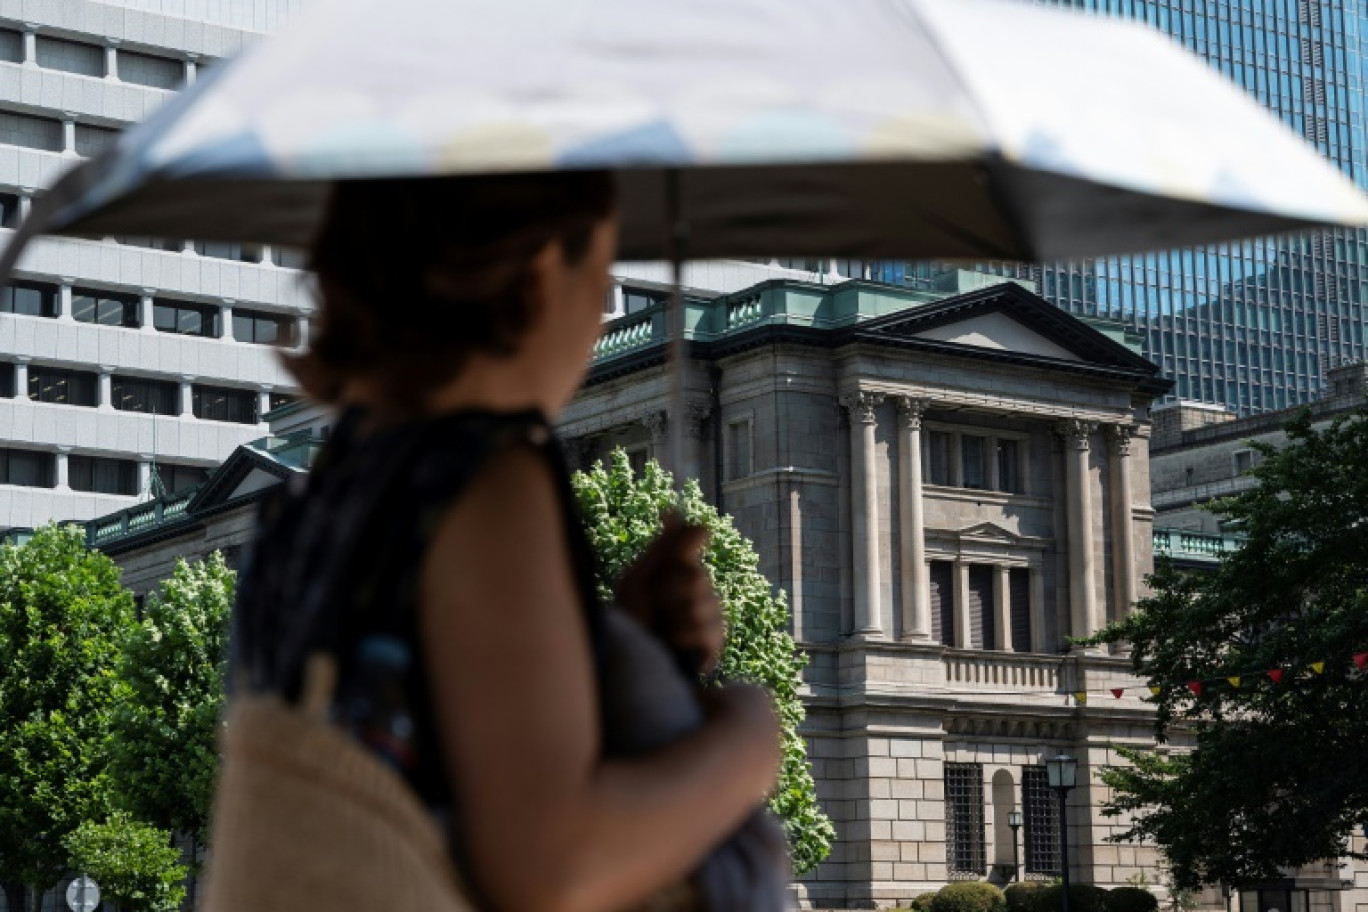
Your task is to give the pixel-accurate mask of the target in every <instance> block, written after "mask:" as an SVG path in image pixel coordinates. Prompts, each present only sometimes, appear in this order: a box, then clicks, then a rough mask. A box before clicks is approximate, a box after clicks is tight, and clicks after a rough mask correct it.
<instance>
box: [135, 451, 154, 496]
mask: <svg viewBox="0 0 1368 912" xmlns="http://www.w3.org/2000/svg"><path fill="white" fill-rule="evenodd" d="M152 458H153V456H152V454H151V453H140V454H138V493H139V494H144V493H148V494H150V493H151V492H152Z"/></svg>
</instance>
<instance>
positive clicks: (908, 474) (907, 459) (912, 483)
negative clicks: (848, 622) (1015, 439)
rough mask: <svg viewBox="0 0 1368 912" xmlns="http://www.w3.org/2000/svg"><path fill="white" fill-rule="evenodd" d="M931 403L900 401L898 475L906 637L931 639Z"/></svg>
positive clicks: (899, 562) (900, 558) (901, 574)
mask: <svg viewBox="0 0 1368 912" xmlns="http://www.w3.org/2000/svg"><path fill="white" fill-rule="evenodd" d="M927 405H928V403H927V401H926V400H925V399H913V398H910V397H908V396H900V397H899V398H898V418H899V428H900V430H901V431H902V436H901V439H900V441H899V442H900V444H901V445H900V447H899V450H900V451H901V456H902V464H901V466H900V467H899V472H898V537H899V539H900V541H901V543H902V548H901V549H900V550H901V553H900V554H899V560H898V564H899V569H900V571H901V573H900V575H899V580H900V583H901V587H902V619H901V620H902V631H901V632H902V637H903V639H911V640H929V639H931V573H930V567H929V566H928V565H927V563H926V511H925V505H924V504H923V503H922V450H921V443H922V432H921V425H922V416H923V415H925V414H926V409H927Z"/></svg>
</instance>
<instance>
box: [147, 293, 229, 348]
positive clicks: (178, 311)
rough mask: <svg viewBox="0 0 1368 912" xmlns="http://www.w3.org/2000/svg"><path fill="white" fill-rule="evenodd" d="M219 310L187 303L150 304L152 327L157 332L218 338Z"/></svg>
mask: <svg viewBox="0 0 1368 912" xmlns="http://www.w3.org/2000/svg"><path fill="white" fill-rule="evenodd" d="M218 323H219V309H218V308H217V307H211V306H209V305H206V304H191V303H189V302H187V301H167V300H163V299H158V300H156V301H153V302H152V325H153V327H155V328H156V330H157V331H158V332H165V333H176V334H178V335H182V336H205V337H207V338H210V339H214V338H218V334H219V332H218Z"/></svg>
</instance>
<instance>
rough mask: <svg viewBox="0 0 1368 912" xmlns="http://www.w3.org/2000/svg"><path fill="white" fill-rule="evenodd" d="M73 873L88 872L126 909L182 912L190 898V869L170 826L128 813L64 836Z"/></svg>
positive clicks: (85, 825) (102, 890)
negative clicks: (162, 827) (186, 885)
mask: <svg viewBox="0 0 1368 912" xmlns="http://www.w3.org/2000/svg"><path fill="white" fill-rule="evenodd" d="M62 845H63V846H64V847H65V848H66V850H67V853H68V861H69V864H70V868H71V870H73V871H80V872H82V873H84V874H88V875H89V876H90V877H91V878H93V879H94V881H95V882H96V883H97V884H99V886H100V893H101V896H102V897H103V898H104V900H105V901H106V902H109V903H117V904H118V907H119V910H120V912H176V910H177V909H179V908H180V904H181V900H182V899H184V898H185V888H184V887H183V886H181V882H182V881H184V880H185V874H186V869H185V866H184V865H182V864H181V863H180V850H179V849H176V848H174V847H173V846H172V845H171V837H170V834H169V833H167V832H166V831H165V830H159V829H157V828H156V827H153V826H148V825H147V824H145V823H140V822H138V821H136V820H134V819H133V818H132V817H130V816H129V815H128V814H127V813H124V812H116V813H114V814H112V815H111V816H110V817H109V819H107V820H105V821H103V822H101V823H95V822H92V821H86V822H85V823H82V824H81V825H80V826H79V827H77V828H76V829H75V830H74V831H72V832H71V833H68V834H67V835H66V837H65V838H64V839H63V840H62Z"/></svg>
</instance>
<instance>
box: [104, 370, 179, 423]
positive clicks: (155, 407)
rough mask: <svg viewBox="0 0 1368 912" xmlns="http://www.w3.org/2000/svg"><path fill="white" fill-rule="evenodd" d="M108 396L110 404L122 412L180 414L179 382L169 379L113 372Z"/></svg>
mask: <svg viewBox="0 0 1368 912" xmlns="http://www.w3.org/2000/svg"><path fill="white" fill-rule="evenodd" d="M110 396H111V397H112V398H113V400H114V401H113V402H111V403H110V404H111V405H113V406H114V407H115V408H116V409H118V410H120V411H123V412H142V413H143V414H145V415H179V414H180V384H178V383H173V382H171V381H169V380H145V379H143V378H141V377H120V376H119V375H118V374H115V375H114V376H113V377H112V378H111V380H110Z"/></svg>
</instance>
